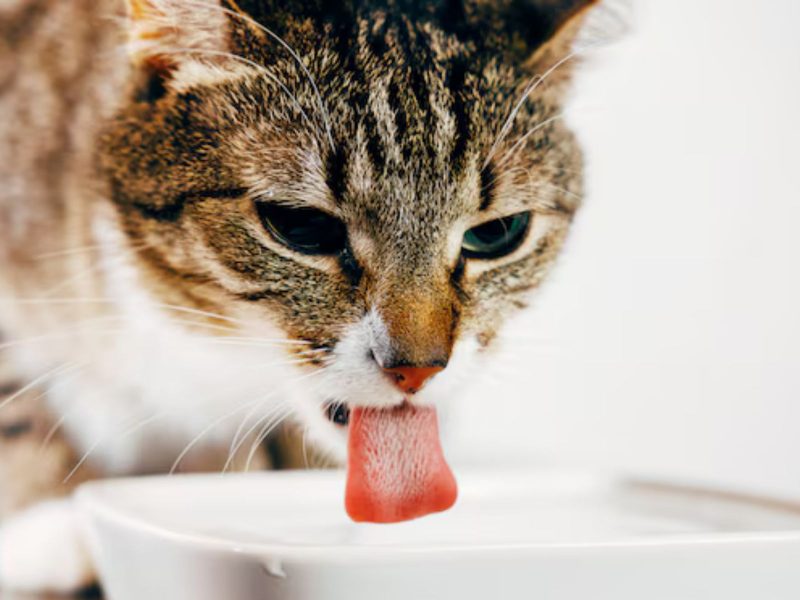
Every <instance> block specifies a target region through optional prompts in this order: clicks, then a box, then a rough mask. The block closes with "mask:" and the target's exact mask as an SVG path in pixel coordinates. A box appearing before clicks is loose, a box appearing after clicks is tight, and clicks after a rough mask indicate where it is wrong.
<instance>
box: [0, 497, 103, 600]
mask: <svg viewBox="0 0 800 600" xmlns="http://www.w3.org/2000/svg"><path fill="white" fill-rule="evenodd" d="M93 578H94V572H93V570H92V565H91V562H90V560H89V556H88V553H87V551H86V548H85V547H84V543H83V538H82V535H81V528H80V525H79V522H78V518H77V515H76V514H75V509H74V507H73V505H72V501H71V500H53V501H49V502H43V503H41V504H38V505H37V506H35V507H33V508H31V509H28V510H27V511H25V512H22V513H20V514H18V515H16V516H15V517H14V518H12V519H11V520H9V521H8V522H7V523H5V524H4V525H3V526H2V528H0V587H2V588H3V589H4V590H15V591H22V592H55V593H69V592H73V591H75V590H77V589H80V588H82V587H85V586H87V585H89V584H91V583H92V581H93Z"/></svg>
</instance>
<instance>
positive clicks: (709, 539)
mask: <svg viewBox="0 0 800 600" xmlns="http://www.w3.org/2000/svg"><path fill="white" fill-rule="evenodd" d="M506 470H508V469H506ZM462 472H464V471H462ZM466 472H467V473H469V472H470V471H469V470H467V471H466ZM478 472H483V471H482V470H481V471H478ZM525 472H526V473H528V474H530V470H527V471H525ZM570 472H571V473H574V474H579V475H582V476H591V477H593V478H598V480H603V481H606V482H613V483H614V484H616V485H621V486H625V487H628V488H635V489H641V490H651V491H661V492H667V493H676V494H682V495H685V496H693V497H705V498H709V499H716V500H719V501H725V502H729V503H740V504H744V505H747V506H750V507H758V508H761V509H767V510H772V511H774V512H783V513H792V514H794V515H796V516H797V517H798V518H800V503H794V502H791V501H787V500H783V499H777V498H774V497H770V496H761V495H755V494H747V493H739V492H734V491H727V490H724V489H718V488H714V487H704V486H696V485H683V484H681V483H673V482H666V481H663V480H658V479H651V478H646V477H625V476H615V475H609V474H605V473H602V472H588V471H585V470H574V469H573V470H570ZM330 473H335V471H270V472H263V473H257V474H255V473H235V474H229V475H226V476H225V477H226V479H227V478H231V479H236V480H240V479H244V478H248V479H252V478H253V476H254V475H256V476H260V477H263V476H267V477H272V478H275V477H277V478H286V477H308V476H309V474H313V475H311V476H314V477H320V476H329V477H330V475H328V474H330ZM493 473H495V474H496V472H494V471H493ZM212 478H219V474H178V475H174V476H169V479H170V480H174V481H175V483H176V484H179V482H180V481H185V480H195V481H199V480H204V479H212ZM165 479H166V477H165V476H163V475H160V476H142V477H124V478H114V479H103V480H97V481H90V482H87V483H84V484H82V485H81V486H80V487H79V488H78V489H77V490H76V492H75V494H74V499H75V502H76V504H77V506H78V508H79V512H80V514H81V518H82V520H83V522H84V525H85V526H86V527H88V528H90V529H91V527H92V524H93V523H96V521H97V518H98V517H100V518H102V519H105V520H107V521H112V522H114V523H115V524H117V525H118V526H122V527H125V528H127V529H129V530H134V531H139V532H144V533H148V534H150V535H153V536H155V537H158V538H161V539H164V540H166V541H168V542H171V543H173V544H179V545H182V546H190V547H192V548H194V549H196V550H205V551H213V552H217V553H227V554H235V555H246V556H252V557H253V558H261V559H265V558H268V557H275V556H278V557H280V558H281V559H285V560H301V561H308V560H315V559H316V560H319V559H325V561H326V562H333V563H336V562H351V561H353V560H358V561H361V562H385V561H386V560H387V559H391V560H398V559H402V558H408V559H414V558H418V557H425V558H426V559H432V558H442V559H450V558H452V557H454V556H456V555H458V556H464V555H468V554H482V555H486V556H487V557H488V556H490V555H491V556H494V557H497V558H507V557H508V556H509V555H511V554H513V555H535V554H540V553H547V554H553V553H574V552H596V551H601V550H606V551H611V550H621V551H622V550H626V549H641V548H651V549H652V548H662V549H670V548H671V549H681V548H687V547H697V546H732V545H744V544H758V543H770V544H796V545H797V546H798V548H800V528H799V529H796V530H793V529H787V530H753V531H738V532H734V531H731V532H724V531H714V532H703V533H695V532H690V533H677V534H676V533H673V534H654V535H653V536H652V537H640V538H624V539H620V540H610V541H590V542H525V543H503V544H487V543H474V544H439V545H433V546H428V545H422V544H419V543H408V544H404V545H379V544H376V545H368V544H365V545H348V544H288V543H274V542H257V541H256V542H243V541H235V540H226V539H224V538H221V537H216V536H213V535H210V534H202V533H197V532H187V531H180V530H178V529H175V528H171V527H169V526H167V525H164V524H160V523H154V522H152V521H150V520H148V519H147V518H146V517H137V516H135V515H133V514H130V512H129V511H127V510H125V509H124V508H123V507H120V506H114V505H113V504H112V503H111V502H104V501H103V497H102V495H103V493H104V491H106V490H107V489H108V488H112V487H120V486H139V485H146V484H147V482H148V481H152V480H160V481H163V480H165ZM105 493H107V492H105ZM355 525H356V526H366V527H374V526H375V525H361V524H355Z"/></svg>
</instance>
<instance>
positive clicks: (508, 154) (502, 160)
mask: <svg viewBox="0 0 800 600" xmlns="http://www.w3.org/2000/svg"><path fill="white" fill-rule="evenodd" d="M564 116H565V114H564V113H559V114H557V115H555V116H553V117H550V118H549V119H545V120H544V121H541V122H539V123H537V124H536V125H534V126H533V127H531V128H530V129H529V130H528V131H527V132H525V134H524V135H523V136H521V137H520V138H519V139H518V140H517V141H516V143H515V144H514V145H513V146H511V148H509V149H508V150H507V151H506V152H505V153H504V154H503V156H502V157H501V158H500V160H498V161H497V168H498V169H499V168H502V166H503V165H505V164H506V163H508V162H509V161H510V160H511V159H512V158H513V157H514V155H515V154H516V153H517V152H518V151H519V150H520V149H522V148H524V146H525V144H526V143H527V141H528V140H529V139H530V137H531V136H532V135H533V134H534V133H536V132H537V131H540V130H541V129H543V128H544V127H547V126H548V125H550V124H551V123H554V122H555V121H558V120H560V119H563V118H564Z"/></svg>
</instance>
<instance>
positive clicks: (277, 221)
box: [256, 202, 347, 256]
mask: <svg viewBox="0 0 800 600" xmlns="http://www.w3.org/2000/svg"><path fill="white" fill-rule="evenodd" d="M256 210H257V212H258V216H259V218H260V219H261V223H262V224H263V225H264V228H265V229H266V230H267V232H268V233H269V234H270V235H272V237H273V238H275V240H276V241H278V242H280V243H281V244H283V245H284V246H286V247H287V248H291V249H292V250H294V251H295V252H300V253H301V254H310V255H325V256H331V255H336V254H340V253H341V252H342V251H344V250H345V248H346V247H347V228H346V227H345V225H344V223H342V222H341V221H340V220H339V219H337V218H336V217H333V216H331V215H329V214H328V213H325V212H323V211H321V210H317V209H315V208H291V207H288V206H282V205H280V204H274V203H270V202H256Z"/></svg>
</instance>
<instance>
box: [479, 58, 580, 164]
mask: <svg viewBox="0 0 800 600" xmlns="http://www.w3.org/2000/svg"><path fill="white" fill-rule="evenodd" d="M589 48H590V46H589V45H587V46H586V47H584V48H581V49H580V50H573V51H572V52H570V53H569V54H567V55H566V56H565V57H563V58H562V59H561V60H559V61H558V62H556V63H555V64H554V65H553V66H552V67H550V68H549V69H547V70H546V71H545V72H544V73H543V74H542V75H534V76H533V77H532V78H531V80H530V81H529V83H528V85H527V86H526V87H525V90H524V91H523V93H522V97H521V98H520V99H519V100H518V101H517V103H516V104H515V105H514V107H513V109H512V110H511V113H510V114H509V115H508V118H507V119H506V121H505V123H504V124H503V126H502V127H501V128H500V133H499V134H498V136H497V138H496V139H495V141H494V143H493V144H492V145H491V146H490V148H489V153H488V154H487V156H486V160H485V161H484V163H483V170H485V169H486V168H487V167H488V166H489V164H490V163H491V162H492V159H493V158H494V155H495V154H496V153H497V150H498V148H499V147H500V145H501V144H502V143H503V141H505V139H506V137H508V134H509V133H510V132H511V129H512V127H513V126H514V122H515V121H516V120H517V116H518V115H519V113H520V111H521V110H522V107H523V106H525V103H526V102H527V101H528V99H529V98H530V97H531V95H532V94H533V93H534V92H535V91H536V90H537V89H539V88H540V87H541V86H542V85H543V84H544V83H545V82H546V81H547V79H548V78H549V77H550V76H551V75H552V74H553V73H555V72H556V71H557V70H558V69H560V68H561V67H562V66H564V65H565V64H567V63H568V62H569V61H571V60H573V59H574V58H575V57H577V56H580V55H583V54H585V53H586V51H587V50H588V49H589Z"/></svg>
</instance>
